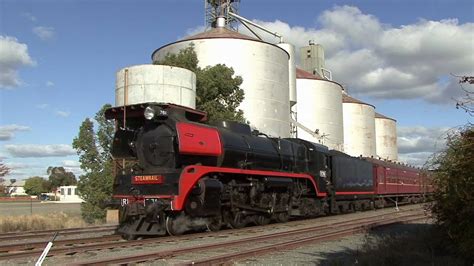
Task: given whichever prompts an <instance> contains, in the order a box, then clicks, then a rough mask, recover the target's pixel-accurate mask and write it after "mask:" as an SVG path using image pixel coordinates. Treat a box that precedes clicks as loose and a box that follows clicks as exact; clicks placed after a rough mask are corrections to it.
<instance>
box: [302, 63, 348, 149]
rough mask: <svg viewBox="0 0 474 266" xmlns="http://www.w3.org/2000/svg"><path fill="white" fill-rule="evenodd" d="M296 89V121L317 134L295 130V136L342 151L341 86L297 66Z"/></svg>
mask: <svg viewBox="0 0 474 266" xmlns="http://www.w3.org/2000/svg"><path fill="white" fill-rule="evenodd" d="M296 88H297V94H296V95H297V101H298V103H297V104H296V110H297V121H298V122H299V123H301V124H303V125H304V126H305V127H307V128H309V129H311V130H318V133H319V136H320V137H319V138H315V137H313V136H312V135H311V134H309V133H308V132H306V131H304V130H301V129H298V137H299V138H302V139H305V140H308V141H312V142H316V143H321V144H324V145H326V146H328V147H329V148H331V149H336V150H339V151H342V150H343V144H344V133H343V115H342V86H341V85H340V84H338V83H336V82H333V81H329V80H325V79H321V78H319V77H317V76H315V75H313V74H311V73H309V72H306V71H304V70H302V69H298V68H297V69H296Z"/></svg>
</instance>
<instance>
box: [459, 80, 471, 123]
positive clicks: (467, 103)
mask: <svg viewBox="0 0 474 266" xmlns="http://www.w3.org/2000/svg"><path fill="white" fill-rule="evenodd" d="M456 77H458V78H459V84H460V85H461V89H462V90H463V91H464V96H463V98H461V99H458V100H456V109H462V110H464V111H465V112H466V113H468V114H469V115H470V116H474V90H473V89H472V87H470V88H466V87H465V86H463V84H469V85H473V84H474V77H473V76H456Z"/></svg>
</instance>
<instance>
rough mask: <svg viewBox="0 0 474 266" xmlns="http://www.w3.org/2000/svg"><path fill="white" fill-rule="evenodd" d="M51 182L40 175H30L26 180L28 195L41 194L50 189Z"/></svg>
mask: <svg viewBox="0 0 474 266" xmlns="http://www.w3.org/2000/svg"><path fill="white" fill-rule="evenodd" d="M49 187H50V184H49V182H48V181H47V180H46V179H44V178H42V177H39V176H34V177H30V178H28V179H26V180H25V187H24V188H25V192H26V194H28V195H33V196H39V195H41V193H46V192H48V191H49Z"/></svg>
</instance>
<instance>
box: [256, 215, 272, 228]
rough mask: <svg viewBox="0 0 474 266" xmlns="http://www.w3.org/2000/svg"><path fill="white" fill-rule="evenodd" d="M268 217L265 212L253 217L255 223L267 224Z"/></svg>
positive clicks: (268, 221)
mask: <svg viewBox="0 0 474 266" xmlns="http://www.w3.org/2000/svg"><path fill="white" fill-rule="evenodd" d="M270 220H271V219H270V217H269V216H268V215H265V214H260V215H257V217H256V218H255V223H256V224H257V225H267V224H269V223H270Z"/></svg>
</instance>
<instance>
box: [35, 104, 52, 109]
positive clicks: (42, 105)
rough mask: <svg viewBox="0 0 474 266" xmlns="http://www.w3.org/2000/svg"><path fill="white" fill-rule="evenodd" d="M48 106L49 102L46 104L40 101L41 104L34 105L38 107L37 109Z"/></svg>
mask: <svg viewBox="0 0 474 266" xmlns="http://www.w3.org/2000/svg"><path fill="white" fill-rule="evenodd" d="M48 106H49V104H47V103H42V104H38V105H36V108H38V109H46V108H48Z"/></svg>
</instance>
